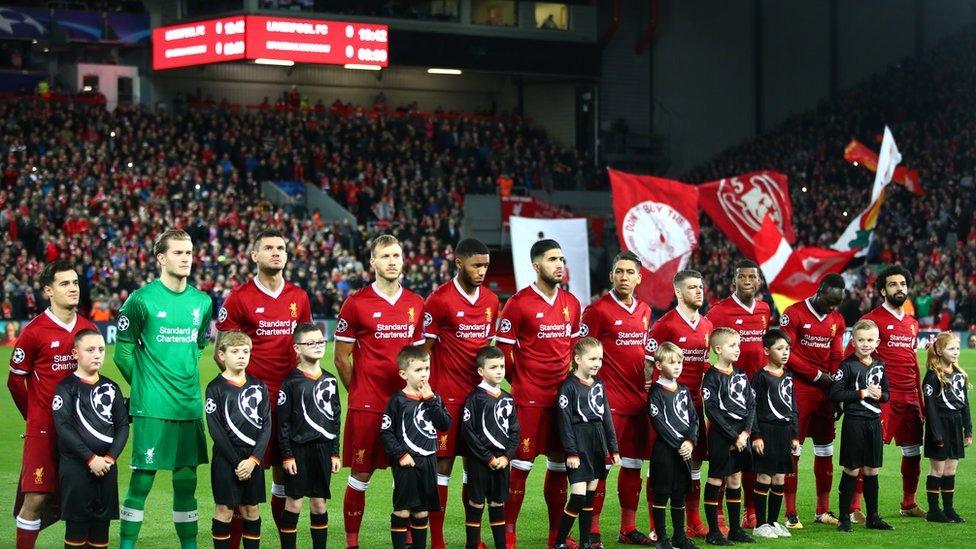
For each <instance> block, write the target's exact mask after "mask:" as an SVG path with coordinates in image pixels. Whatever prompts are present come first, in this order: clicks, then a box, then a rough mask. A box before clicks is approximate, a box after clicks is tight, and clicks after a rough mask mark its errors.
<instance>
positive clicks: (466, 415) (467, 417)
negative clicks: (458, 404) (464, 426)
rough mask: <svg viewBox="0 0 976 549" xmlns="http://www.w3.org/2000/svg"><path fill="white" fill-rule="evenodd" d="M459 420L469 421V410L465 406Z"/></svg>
mask: <svg viewBox="0 0 976 549" xmlns="http://www.w3.org/2000/svg"><path fill="white" fill-rule="evenodd" d="M461 421H464V422H465V423H467V422H468V421H471V410H469V409H467V408H465V409H464V416H463V417H462V419H461Z"/></svg>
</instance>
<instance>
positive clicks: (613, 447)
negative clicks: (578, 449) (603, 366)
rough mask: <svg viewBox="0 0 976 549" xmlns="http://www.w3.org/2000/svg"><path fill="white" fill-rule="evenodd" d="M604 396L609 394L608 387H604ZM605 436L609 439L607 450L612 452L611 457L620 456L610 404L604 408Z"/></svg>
mask: <svg viewBox="0 0 976 549" xmlns="http://www.w3.org/2000/svg"><path fill="white" fill-rule="evenodd" d="M601 384H602V382H601ZM603 394H604V395H605V394H607V392H606V387H604V391H603ZM603 434H604V436H605V437H606V438H607V450H608V451H609V452H610V455H613V454H619V453H620V445H619V444H617V430H616V429H615V428H614V427H613V418H612V417H611V416H610V403H609V402H604V406H603Z"/></svg>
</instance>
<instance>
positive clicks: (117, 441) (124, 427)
mask: <svg viewBox="0 0 976 549" xmlns="http://www.w3.org/2000/svg"><path fill="white" fill-rule="evenodd" d="M115 394H116V395H118V396H117V397H116V398H115V400H113V401H112V423H114V424H115V436H114V437H113V438H112V446H110V447H109V449H108V456H107V457H110V458H112V459H113V460H118V459H119V456H120V455H122V450H123V449H124V448H125V444H126V443H127V442H128V441H129V409H128V406H126V403H125V399H124V398H122V389H121V388H120V387H119V386H118V385H115Z"/></svg>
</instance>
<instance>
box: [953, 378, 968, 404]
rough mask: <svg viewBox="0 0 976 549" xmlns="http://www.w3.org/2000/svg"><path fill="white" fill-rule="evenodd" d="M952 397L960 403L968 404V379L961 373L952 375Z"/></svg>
mask: <svg viewBox="0 0 976 549" xmlns="http://www.w3.org/2000/svg"><path fill="white" fill-rule="evenodd" d="M952 395H953V396H955V397H956V400H958V401H959V402H966V378H965V377H963V375H962V374H960V373H955V374H953V375H952Z"/></svg>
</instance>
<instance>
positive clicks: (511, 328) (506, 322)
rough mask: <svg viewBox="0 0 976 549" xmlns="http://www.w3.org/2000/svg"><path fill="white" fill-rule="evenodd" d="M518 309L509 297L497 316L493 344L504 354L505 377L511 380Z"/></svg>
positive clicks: (513, 375) (512, 377) (513, 376)
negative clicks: (496, 332)
mask: <svg viewBox="0 0 976 549" xmlns="http://www.w3.org/2000/svg"><path fill="white" fill-rule="evenodd" d="M520 316H521V315H519V311H518V304H517V303H516V302H515V299H513V298H509V300H508V301H506V302H505V308H503V309H502V314H501V315H499V317H498V335H497V336H495V346H496V347H498V348H499V349H501V351H502V354H503V355H505V379H507V380H508V381H509V382H511V381H512V380H513V379H514V378H515V345H516V342H517V341H518V339H517V338H518V333H519V331H518V330H519V317H520Z"/></svg>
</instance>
